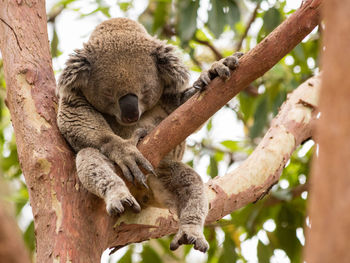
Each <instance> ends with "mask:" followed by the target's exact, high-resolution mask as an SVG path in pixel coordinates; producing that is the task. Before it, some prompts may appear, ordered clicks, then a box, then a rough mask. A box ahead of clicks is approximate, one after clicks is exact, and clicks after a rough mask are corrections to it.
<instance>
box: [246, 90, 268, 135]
mask: <svg viewBox="0 0 350 263" xmlns="http://www.w3.org/2000/svg"><path fill="white" fill-rule="evenodd" d="M267 114H268V101H267V97H266V96H263V97H262V98H261V100H260V102H259V103H258V105H257V107H256V111H255V113H254V124H253V126H252V127H251V128H250V131H249V132H250V134H249V136H250V138H252V139H254V138H256V137H258V136H259V135H260V134H261V133H262V131H263V130H264V128H265V125H266V123H267Z"/></svg>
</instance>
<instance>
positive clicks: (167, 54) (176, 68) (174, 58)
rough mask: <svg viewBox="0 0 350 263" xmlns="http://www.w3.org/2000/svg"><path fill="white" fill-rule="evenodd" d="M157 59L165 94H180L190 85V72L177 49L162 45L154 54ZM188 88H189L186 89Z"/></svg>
mask: <svg viewBox="0 0 350 263" xmlns="http://www.w3.org/2000/svg"><path fill="white" fill-rule="evenodd" d="M152 55H153V56H154V57H155V60H156V64H157V67H158V71H159V76H160V78H161V79H162V81H163V83H164V86H165V92H174V93H175V92H178V91H180V90H181V89H183V88H184V87H185V85H186V84H187V83H188V79H189V74H188V70H187V68H186V67H185V65H184V64H183V62H182V61H181V59H180V58H179V56H178V55H177V54H176V52H175V47H174V46H171V45H166V44H164V43H162V44H161V45H160V46H158V47H157V48H156V49H155V51H154V52H153V53H152ZM185 88H187V87H185Z"/></svg>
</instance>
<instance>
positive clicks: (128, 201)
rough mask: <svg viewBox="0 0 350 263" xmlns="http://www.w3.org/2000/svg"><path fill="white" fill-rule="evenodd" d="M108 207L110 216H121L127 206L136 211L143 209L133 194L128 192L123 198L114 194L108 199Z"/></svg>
mask: <svg viewBox="0 0 350 263" xmlns="http://www.w3.org/2000/svg"><path fill="white" fill-rule="evenodd" d="M106 203H107V205H106V209H107V212H108V214H109V215H110V216H119V215H120V214H122V213H123V212H124V210H125V208H126V207H130V208H131V209H132V211H134V212H135V213H139V212H140V211H141V207H140V205H139V204H138V202H137V201H136V199H135V198H134V197H133V196H132V195H131V194H129V193H128V194H126V195H125V196H124V197H122V198H118V197H117V196H114V197H112V198H109V199H107V202H106Z"/></svg>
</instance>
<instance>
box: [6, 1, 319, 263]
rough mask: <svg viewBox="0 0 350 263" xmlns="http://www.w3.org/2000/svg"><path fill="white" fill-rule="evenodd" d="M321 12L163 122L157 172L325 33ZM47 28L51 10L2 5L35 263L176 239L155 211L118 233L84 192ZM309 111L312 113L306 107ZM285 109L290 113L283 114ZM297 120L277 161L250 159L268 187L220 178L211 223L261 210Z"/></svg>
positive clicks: (301, 14) (34, 4)
mask: <svg viewBox="0 0 350 263" xmlns="http://www.w3.org/2000/svg"><path fill="white" fill-rule="evenodd" d="M319 5H320V1H319V0H307V1H304V4H303V6H302V7H301V8H300V9H299V10H298V11H296V12H295V13H294V14H293V15H292V16H290V17H289V18H288V19H287V20H286V21H285V22H284V23H283V24H282V25H281V26H280V27H279V28H277V29H276V30H275V31H274V32H273V33H271V34H270V35H269V36H268V37H267V38H266V39H265V40H264V41H262V42H261V43H260V44H259V45H258V46H257V47H256V48H254V49H253V50H251V51H250V52H249V53H247V54H246V55H245V56H244V57H243V58H242V59H241V64H240V67H239V69H238V70H237V71H235V73H233V75H232V77H231V79H230V80H229V81H227V82H225V83H223V82H221V81H220V80H214V81H213V83H212V84H211V85H210V87H208V89H207V91H205V92H203V93H201V94H199V95H197V96H195V97H194V98H192V99H191V100H190V101H188V102H187V103H186V104H185V105H183V106H182V107H181V108H179V109H178V110H177V111H176V112H174V114H173V115H171V116H169V118H167V120H165V121H164V122H162V124H161V125H160V127H159V128H157V129H156V130H155V131H154V132H153V133H152V134H151V135H150V136H147V137H146V138H145V140H144V141H143V143H142V144H141V145H140V149H141V152H142V153H143V154H144V155H145V157H146V158H148V159H149V160H150V161H151V163H153V164H154V166H157V164H158V162H159V160H160V159H161V158H162V157H163V156H164V155H165V154H166V153H167V152H168V151H169V150H170V149H171V148H173V147H174V146H176V145H177V144H178V143H179V142H181V141H183V140H184V139H185V138H186V137H187V136H188V135H189V134H190V133H192V132H193V131H195V130H196V129H197V128H198V127H199V126H200V125H201V124H202V123H203V122H205V121H206V120H207V119H208V118H209V117H210V116H211V115H212V114H214V112H215V111H217V110H218V109H219V108H220V107H221V106H222V105H224V104H225V103H226V102H227V101H228V100H230V99H231V98H232V97H233V96H234V95H235V94H237V93H238V92H239V91H240V90H242V89H243V88H245V87H246V86H247V85H248V84H249V83H250V82H251V81H253V80H254V79H255V78H257V77H259V76H261V75H262V74H263V73H264V72H266V71H267V70H268V69H269V68H271V67H272V66H273V65H274V64H276V63H277V62H278V61H279V60H280V59H281V58H282V57H283V56H284V55H286V54H287V53H288V52H289V51H290V50H291V49H292V48H293V47H294V46H295V45H297V44H298V43H299V42H300V41H301V40H302V39H303V38H304V37H305V36H306V35H307V34H308V33H309V32H310V31H311V30H312V29H313V28H314V26H316V25H317V23H318V19H319ZM46 20H47V19H46V14H45V3H44V1H43V0H26V1H22V0H18V1H0V36H1V37H0V49H1V52H2V56H3V59H4V70H5V79H6V83H7V87H8V91H7V92H8V93H7V104H8V107H9V109H10V112H11V117H12V122H13V126H14V130H15V135H16V140H17V146H18V147H17V149H18V155H19V159H20V163H21V167H22V170H23V173H24V176H25V179H26V183H27V186H28V190H29V195H30V202H31V205H32V209H33V214H34V224H35V231H36V241H37V262H53V261H55V262H69V261H74V262H80V261H83V262H98V261H99V259H100V256H101V254H102V252H103V251H104V249H106V248H107V247H109V246H124V245H126V244H128V243H131V242H139V241H141V240H145V239H149V238H151V237H160V236H163V235H166V234H169V233H172V232H174V231H175V230H176V227H177V221H176V217H175V216H174V215H173V214H171V213H170V212H169V211H168V209H159V208H155V207H150V208H148V209H145V210H143V211H142V213H141V215H140V216H137V217H136V216H134V215H130V214H125V215H124V216H123V217H121V218H119V220H118V222H117V223H116V224H115V219H113V218H111V217H108V215H107V213H106V211H105V207H104V203H103V201H102V200H100V199H98V198H97V197H95V196H93V195H92V194H89V193H88V192H87V191H86V190H84V189H83V188H82V187H81V185H80V183H79V182H78V179H77V176H76V171H75V164H74V154H73V153H72V151H71V149H70V148H69V147H68V146H67V144H66V143H65V141H64V139H63V138H62V136H61V135H60V133H59V131H58V129H57V126H56V110H57V98H56V97H55V92H54V90H55V79H54V75H53V71H52V65H51V57H50V52H49V45H48V39H47V28H46ZM303 100H304V99H303ZM290 101H291V100H290ZM305 101H307V102H308V103H309V104H310V105H314V104H313V103H312V101H309V100H308V99H307V98H305ZM287 105H290V103H287V104H286V105H285V106H284V108H286V107H288V106H287ZM291 110H292V111H293V112H294V114H292V116H294V118H292V119H291V118H290V117H289V115H288V114H287V113H285V115H283V113H280V115H279V116H280V117H279V118H280V119H282V117H283V118H287V119H288V120H289V121H288V122H286V123H283V124H282V123H280V122H276V121H275V124H273V125H275V126H276V127H274V126H273V127H272V128H271V131H270V136H272V138H271V139H269V137H266V138H267V139H266V138H265V139H264V142H265V144H261V146H260V148H258V149H257V150H256V152H257V153H259V152H260V154H261V153H263V154H267V155H266V156H269V157H270V158H269V159H268V160H262V159H261V156H260V154H255V155H252V157H250V158H255V159H256V161H258V160H259V161H260V162H261V166H259V167H260V168H259V169H263V170H262V171H265V172H266V174H265V177H263V176H261V174H262V173H259V174H260V176H259V175H257V174H256V171H258V170H257V169H256V166H254V168H252V167H251V164H249V163H247V162H245V165H246V166H243V167H244V168H241V169H243V170H242V171H241V172H239V171H236V172H234V173H233V174H231V175H227V176H225V177H223V178H217V179H215V180H213V181H212V182H211V183H210V185H208V188H207V193H208V196H209V199H210V204H211V211H210V214H209V217H208V222H210V221H213V220H216V219H219V218H220V217H222V216H223V215H225V214H227V213H229V212H232V211H233V209H236V208H238V207H239V205H243V204H246V203H248V202H251V201H254V200H256V199H257V198H258V197H259V196H260V195H261V194H263V193H264V192H266V190H267V189H268V188H269V187H270V185H271V184H272V183H274V182H275V181H276V180H277V177H278V176H279V172H280V170H281V169H282V168H283V165H284V164H283V161H286V160H287V159H288V156H289V155H290V153H291V152H292V150H293V149H294V148H295V147H296V145H297V144H298V143H299V142H300V141H301V140H302V139H301V138H302V136H303V135H302V134H303V132H302V130H303V131H308V132H309V123H308V122H307V121H306V120H309V117H310V114H311V113H310V109H309V107H305V105H304V104H303V103H298V105H297V106H296V108H295V107H294V108H293V107H292V108H291ZM306 112H308V114H306ZM304 113H305V116H304V117H301V115H302V114H304ZM180 116H181V118H180ZM184 116H187V117H190V118H187V117H186V118H184ZM311 116H312V114H311ZM281 122H282V121H281ZM179 131H180V132H179ZM167 135H169V136H170V137H167ZM285 140H286V141H285ZM273 143H277V144H278V143H285V144H286V146H288V147H289V148H287V147H286V149H284V150H285V152H283V153H282V152H279V151H280V150H281V149H279V148H278V145H277V146H276V145H274V144H273ZM153 149H158V150H159V151H154V150H153ZM287 149H288V150H289V151H286V150H287ZM274 158H277V159H276V160H275V159H274ZM248 160H249V159H248ZM267 162H271V164H270V163H267ZM263 164H264V165H263ZM254 165H255V163H254ZM271 167H273V169H272V168H271ZM268 168H270V169H268ZM241 169H240V170H241ZM244 169H247V170H246V171H245V170H244ZM254 170H255V172H254ZM243 172H247V173H245V174H243ZM113 225H115V229H114V231H113V230H112V229H113Z"/></svg>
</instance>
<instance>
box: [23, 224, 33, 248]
mask: <svg viewBox="0 0 350 263" xmlns="http://www.w3.org/2000/svg"><path fill="white" fill-rule="evenodd" d="M23 238H24V242H25V244H26V245H27V247H28V249H29V251H31V252H33V251H34V249H35V235H34V222H33V221H32V222H30V224H29V225H28V227H27V229H26V230H25V232H24V234H23Z"/></svg>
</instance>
